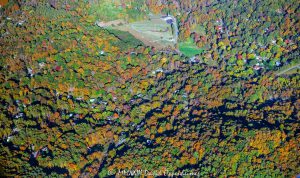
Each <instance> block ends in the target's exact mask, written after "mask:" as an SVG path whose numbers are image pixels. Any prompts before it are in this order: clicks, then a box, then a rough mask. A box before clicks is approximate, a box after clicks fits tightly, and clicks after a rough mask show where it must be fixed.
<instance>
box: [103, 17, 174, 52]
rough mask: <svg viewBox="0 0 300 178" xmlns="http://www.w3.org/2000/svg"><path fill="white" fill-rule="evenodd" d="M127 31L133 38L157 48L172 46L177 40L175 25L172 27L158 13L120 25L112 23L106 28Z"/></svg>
mask: <svg viewBox="0 0 300 178" xmlns="http://www.w3.org/2000/svg"><path fill="white" fill-rule="evenodd" d="M109 28H111V29H115V30H121V31H127V32H129V33H131V34H132V35H133V36H134V37H135V38H137V39H139V40H140V41H142V42H143V43H144V44H145V45H147V46H154V47H156V48H157V49H162V48H166V47H169V46H170V47H174V46H175V44H176V42H177V35H175V34H174V32H176V31H177V29H174V28H177V27H176V26H174V27H172V26H171V25H170V24H168V23H167V22H166V21H165V20H163V19H161V16H159V15H156V16H154V15H151V16H149V19H148V20H144V21H139V22H133V23H127V24H122V25H113V26H110V27H108V29H109Z"/></svg>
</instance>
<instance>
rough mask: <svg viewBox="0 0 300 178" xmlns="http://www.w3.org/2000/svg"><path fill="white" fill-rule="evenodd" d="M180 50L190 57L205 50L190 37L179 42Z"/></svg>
mask: <svg viewBox="0 0 300 178" xmlns="http://www.w3.org/2000/svg"><path fill="white" fill-rule="evenodd" d="M179 50H180V51H181V52H182V53H183V54H184V55H186V56H188V57H193V56H195V55H197V54H199V53H201V52H202V51H203V49H201V48H198V47H197V46H196V44H195V43H193V41H192V39H188V40H187V41H185V42H180V43H179Z"/></svg>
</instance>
